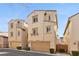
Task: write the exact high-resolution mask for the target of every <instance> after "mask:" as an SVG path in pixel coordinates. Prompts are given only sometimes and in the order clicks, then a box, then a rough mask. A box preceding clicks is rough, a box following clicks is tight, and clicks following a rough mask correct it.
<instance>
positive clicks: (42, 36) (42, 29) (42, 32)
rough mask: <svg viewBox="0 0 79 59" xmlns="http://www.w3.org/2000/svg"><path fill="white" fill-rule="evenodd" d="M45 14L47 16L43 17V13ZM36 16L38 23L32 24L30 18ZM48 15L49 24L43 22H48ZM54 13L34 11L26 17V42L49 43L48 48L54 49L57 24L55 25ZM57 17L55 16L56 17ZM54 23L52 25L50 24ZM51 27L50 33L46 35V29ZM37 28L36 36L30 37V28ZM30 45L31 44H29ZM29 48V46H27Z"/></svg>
mask: <svg viewBox="0 0 79 59" xmlns="http://www.w3.org/2000/svg"><path fill="white" fill-rule="evenodd" d="M45 12H46V13H47V16H46V17H45V16H44V13H45ZM34 15H38V22H36V23H32V16H34ZM48 15H50V16H51V22H44V21H45V20H48V18H47V17H48ZM55 15H56V12H55V11H34V12H33V13H31V14H30V15H29V16H28V17H27V20H28V40H29V42H31V41H50V48H54V49H55V48H56V47H55V37H56V35H55V34H56V31H57V28H56V27H57V24H56V17H55ZM56 16H57V15H56ZM53 21H54V23H52V22H53ZM47 26H51V29H52V30H51V33H46V27H47ZM35 27H37V28H38V35H37V36H31V33H32V28H35ZM30 44H31V43H30ZM29 46H31V45H29Z"/></svg>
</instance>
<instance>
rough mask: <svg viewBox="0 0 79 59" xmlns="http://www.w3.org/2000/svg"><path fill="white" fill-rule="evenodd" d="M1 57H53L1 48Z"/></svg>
mask: <svg viewBox="0 0 79 59" xmlns="http://www.w3.org/2000/svg"><path fill="white" fill-rule="evenodd" d="M0 56H52V55H49V54H44V53H37V52H28V51H20V50H17V49H9V48H3V49H2V48H1V49H0Z"/></svg>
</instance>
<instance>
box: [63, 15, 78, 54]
mask: <svg viewBox="0 0 79 59" xmlns="http://www.w3.org/2000/svg"><path fill="white" fill-rule="evenodd" d="M69 20H70V24H69V26H68V28H67V30H66V33H65V35H64V41H65V42H66V43H67V44H68V52H70V53H71V51H78V50H79V49H78V48H79V46H78V42H79V14H77V15H74V16H73V17H71V18H69Z"/></svg>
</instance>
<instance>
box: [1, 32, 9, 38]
mask: <svg viewBox="0 0 79 59" xmlns="http://www.w3.org/2000/svg"><path fill="white" fill-rule="evenodd" d="M0 35H3V36H7V37H8V32H0Z"/></svg>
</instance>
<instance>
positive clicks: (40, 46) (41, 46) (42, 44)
mask: <svg viewBox="0 0 79 59" xmlns="http://www.w3.org/2000/svg"><path fill="white" fill-rule="evenodd" d="M49 48H50V42H49V41H34V42H31V49H32V50H34V51H49Z"/></svg>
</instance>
